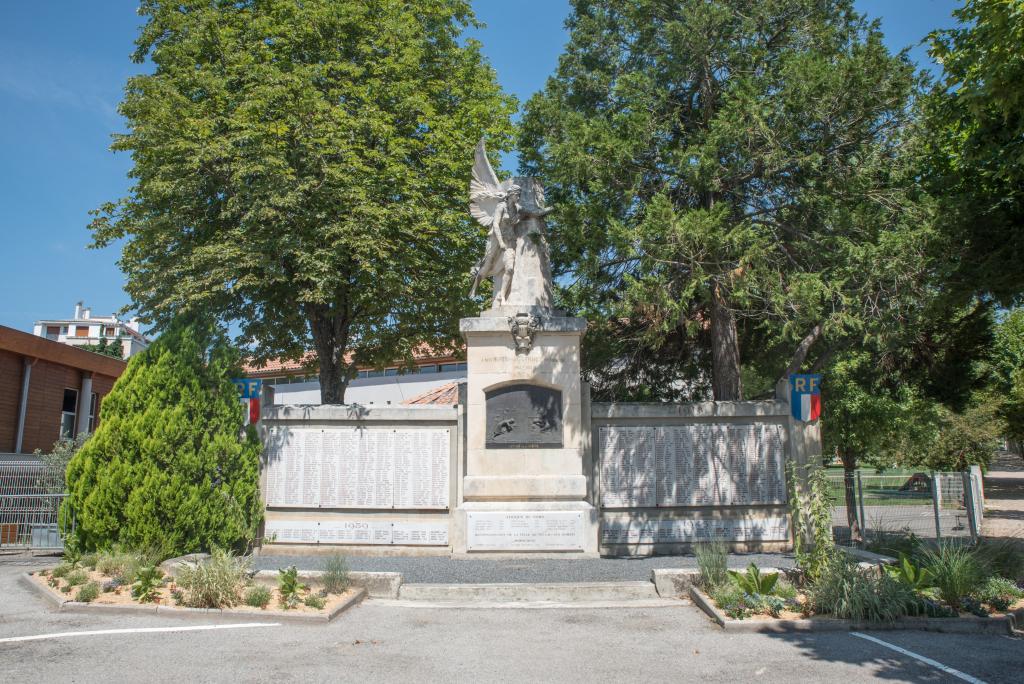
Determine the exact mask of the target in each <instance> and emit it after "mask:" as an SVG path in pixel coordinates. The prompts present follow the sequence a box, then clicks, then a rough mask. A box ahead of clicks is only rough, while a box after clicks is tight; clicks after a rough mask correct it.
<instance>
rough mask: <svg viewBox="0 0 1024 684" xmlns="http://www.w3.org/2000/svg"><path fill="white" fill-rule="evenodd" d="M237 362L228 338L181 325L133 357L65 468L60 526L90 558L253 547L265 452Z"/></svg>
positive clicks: (259, 515) (164, 554) (258, 518)
mask: <svg viewBox="0 0 1024 684" xmlns="http://www.w3.org/2000/svg"><path fill="white" fill-rule="evenodd" d="M238 360H239V356H238V353H237V352H236V351H234V350H232V348H231V347H230V345H229V344H228V343H227V340H226V338H225V337H224V335H223V334H221V333H219V332H216V331H214V330H213V329H212V328H209V327H205V326H202V325H198V324H187V323H183V322H175V323H172V324H171V325H170V326H169V328H168V329H167V331H166V332H165V333H163V334H162V335H161V336H160V337H159V339H157V340H156V341H155V342H154V343H153V344H152V345H150V347H149V348H148V349H147V350H146V351H144V352H143V353H141V354H137V355H136V356H134V357H132V359H131V361H130V362H129V363H128V368H127V369H126V370H125V371H124V373H123V374H122V375H121V377H120V378H119V379H118V380H117V382H116V384H115V385H114V388H113V389H112V390H111V392H110V393H109V394H108V395H107V396H106V398H105V399H104V401H103V422H102V423H100V426H99V428H98V429H97V430H96V432H95V433H94V434H93V435H92V437H90V438H89V440H88V441H87V442H86V443H85V445H84V446H83V447H82V448H81V449H80V450H79V451H78V452H77V453H76V454H75V455H74V456H73V457H72V458H71V461H70V462H69V464H68V469H67V486H68V497H67V499H66V500H65V503H64V505H63V506H62V508H61V521H62V522H63V523H64V524H65V525H66V527H68V528H70V527H71V524H70V523H71V521H72V520H74V521H75V525H76V526H75V536H76V538H77V539H78V540H79V541H80V542H81V543H82V545H83V547H84V548H87V549H97V548H108V547H111V546H112V545H113V544H115V543H121V544H125V545H127V546H129V547H131V548H138V549H150V548H152V549H159V553H160V555H163V556H165V557H166V556H170V555H180V554H185V553H190V552H196V551H202V550H205V549H209V548H211V547H213V546H219V547H222V548H236V549H243V548H244V547H245V545H246V544H247V543H248V542H249V541H250V540H252V539H253V538H254V537H255V533H256V529H257V527H258V525H259V522H260V520H261V518H262V511H263V507H262V502H261V501H260V496H259V453H260V448H261V447H260V443H259V440H258V439H257V437H256V432H255V430H254V429H249V430H243V415H242V411H241V410H240V409H239V406H238V392H237V390H236V389H235V386H234V385H233V384H232V382H231V378H232V377H234V376H235V375H236V373H237V370H236V369H237V365H238ZM240 435H243V436H240Z"/></svg>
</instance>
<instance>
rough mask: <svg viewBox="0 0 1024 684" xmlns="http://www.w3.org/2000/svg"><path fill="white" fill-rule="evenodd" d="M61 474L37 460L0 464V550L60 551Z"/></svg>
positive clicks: (62, 483)
mask: <svg viewBox="0 0 1024 684" xmlns="http://www.w3.org/2000/svg"><path fill="white" fill-rule="evenodd" d="M65 496H67V495H66V493H65V492H64V472H63V470H62V469H60V468H59V467H54V466H49V465H46V464H45V463H41V462H39V461H3V462H0V548H2V549H61V548H63V547H64V541H63V531H62V530H61V529H60V523H59V520H58V513H59V511H60V505H61V502H63V500H64V497H65Z"/></svg>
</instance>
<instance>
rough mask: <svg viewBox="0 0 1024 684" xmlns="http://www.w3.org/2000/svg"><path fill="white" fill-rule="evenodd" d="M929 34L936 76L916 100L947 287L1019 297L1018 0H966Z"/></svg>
mask: <svg viewBox="0 0 1024 684" xmlns="http://www.w3.org/2000/svg"><path fill="white" fill-rule="evenodd" d="M954 16H955V17H956V18H957V20H958V21H959V25H958V26H957V27H956V28H953V29H949V30H945V31H937V32H935V33H933V34H932V36H931V54H932V56H933V57H934V58H935V59H936V60H937V61H938V62H939V64H941V66H942V75H941V77H940V78H939V79H938V81H937V83H936V84H935V87H934V89H933V91H932V92H931V93H930V95H929V97H928V98H926V99H925V100H924V105H925V106H924V113H925V121H926V123H927V126H928V135H927V136H926V139H927V140H928V142H929V152H930V154H929V156H928V164H927V165H926V166H925V169H926V178H927V180H928V181H929V183H930V186H931V188H932V190H933V192H934V193H935V194H936V195H937V196H938V197H939V198H940V200H941V203H942V211H941V213H940V218H941V221H940V223H939V226H940V227H941V228H942V231H943V234H944V236H945V238H946V241H945V243H944V244H943V245H942V252H941V254H942V256H944V257H948V258H949V261H950V264H949V270H948V272H947V273H946V275H945V278H946V281H947V282H946V287H947V289H949V290H950V291H951V293H953V294H959V295H960V296H968V297H969V296H972V295H976V294H980V295H984V296H991V297H994V298H995V299H997V300H998V301H1000V302H1001V303H1002V304H1004V305H1010V304H1013V303H1018V302H1020V301H1022V296H1024V269H1022V268H1021V264H1022V263H1024V2H1022V0H967V2H965V3H964V5H963V7H961V8H960V9H958V10H956V11H955V12H954Z"/></svg>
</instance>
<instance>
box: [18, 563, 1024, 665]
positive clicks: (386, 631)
mask: <svg viewBox="0 0 1024 684" xmlns="http://www.w3.org/2000/svg"><path fill="white" fill-rule="evenodd" d="M26 569H28V568H27V567H26V566H24V565H20V566H19V565H10V564H4V563H3V562H2V560H0V681H4V682H8V681H9V682H48V683H49V682H55V681H76V682H140V681H146V682H172V681H173V682H184V681H210V682H219V681H232V682H238V681H243V682H250V681H251V682H290V681H305V682H308V681H316V682H318V681H335V682H337V681H346V682H347V681H352V682H406V681H417V682H492V681H493V682H534V681H552V682H588V683H593V682H604V681H609V682H611V681H617V682H621V681H674V682H679V681H730V682H737V681H739V682H746V681H758V682H762V681H764V682H844V683H846V682H863V681H874V680H878V679H884V680H888V681H896V682H900V681H905V682H955V681H965V679H964V678H965V677H966V681H982V682H990V683H996V682H1019V681H1021V673H1022V671H1024V640H1022V639H1019V638H1014V637H1009V636H982V635H953V634H937V633H924V632H884V631H879V632H871V633H868V636H871V637H873V638H877V639H879V640H881V641H882V642H883V643H882V644H879V643H875V642H873V641H870V640H867V639H863V638H859V637H857V636H855V635H853V634H850V633H845V632H842V633H818V634H785V635H764V634H730V633H724V632H722V631H721V630H720V629H719V628H718V627H716V626H714V625H713V624H712V623H711V622H710V621H708V620H707V618H706V617H705V616H704V615H703V614H702V613H701V612H699V611H698V610H697V609H696V608H694V607H692V606H688V605H684V604H682V603H680V606H679V607H678V608H675V607H673V608H655V609H645V608H610V609H575V608H569V609H546V610H524V609H514V608H513V609H497V608H491V609H452V608H436V607H424V608H419V607H408V606H405V605H396V604H393V603H389V602H387V601H374V600H369V601H366V602H364V603H363V604H362V605H360V606H358V607H356V608H354V609H353V610H351V611H349V612H347V613H345V614H344V615H342V616H341V617H340V618H338V619H337V620H336V621H334V622H332V623H330V624H328V625H301V624H287V623H286V624H281V625H278V626H269V627H257V626H253V627H246V626H240V625H239V623H231V622H224V621H216V620H209V619H205V618H204V619H201V620H194V619H182V618H171V617H158V616H156V615H152V616H119V615H93V614H81V613H60V612H56V611H55V610H54V609H53V608H52V607H50V606H49V605H48V604H47V603H46V602H45V601H44V600H43V599H42V598H40V597H39V596H37V595H36V594H34V593H32V592H30V591H29V590H28V589H26V588H24V587H23V586H21V585H20V584H19V583H18V581H17V578H18V575H19V574H20V573H22V572H24V571H25V570H26ZM249 622H251V621H249ZM258 622H261V623H273V621H272V620H258ZM208 626H210V627H214V626H220V627H225V626H227V628H224V629H212V630H209V631H205V630H202V628H205V627H208ZM152 629H163V630H171V631H138V630H152ZM107 630H117V632H116V633H109V632H108V631H107ZM179 630H189V631H179ZM83 631H87V632H93V633H92V634H88V635H82V634H72V635H67V636H61V637H53V636H52V635H53V634H57V633H77V632H83ZM26 636H42V637H44V638H41V639H38V640H27V641H4V639H11V638H12V637H14V638H16V637H26ZM893 647H895V649H902V652H901V651H900V650H894V648H893ZM908 653H909V655H908ZM922 658H923V659H930V660H932V661H934V664H928V663H927V662H925V661H923V660H921V659H922ZM943 667H944V668H947V669H946V670H943V669H942V668H943ZM949 670H953V671H955V672H950V671H949Z"/></svg>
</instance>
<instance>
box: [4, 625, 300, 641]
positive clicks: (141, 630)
mask: <svg viewBox="0 0 1024 684" xmlns="http://www.w3.org/2000/svg"><path fill="white" fill-rule="evenodd" d="M280 626H281V623H280V622H243V623H240V624H237V625H192V626H188V627H138V628H135V629H94V630H91V631H88V632H55V633H54V634H32V635H30V636H20V637H5V638H2V639H0V644H10V643H14V642H16V641H40V640H42V639H63V638H65V637H77V636H97V635H101V634H152V633H155V632H202V631H206V630H211V629H244V628H247V627H280Z"/></svg>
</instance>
